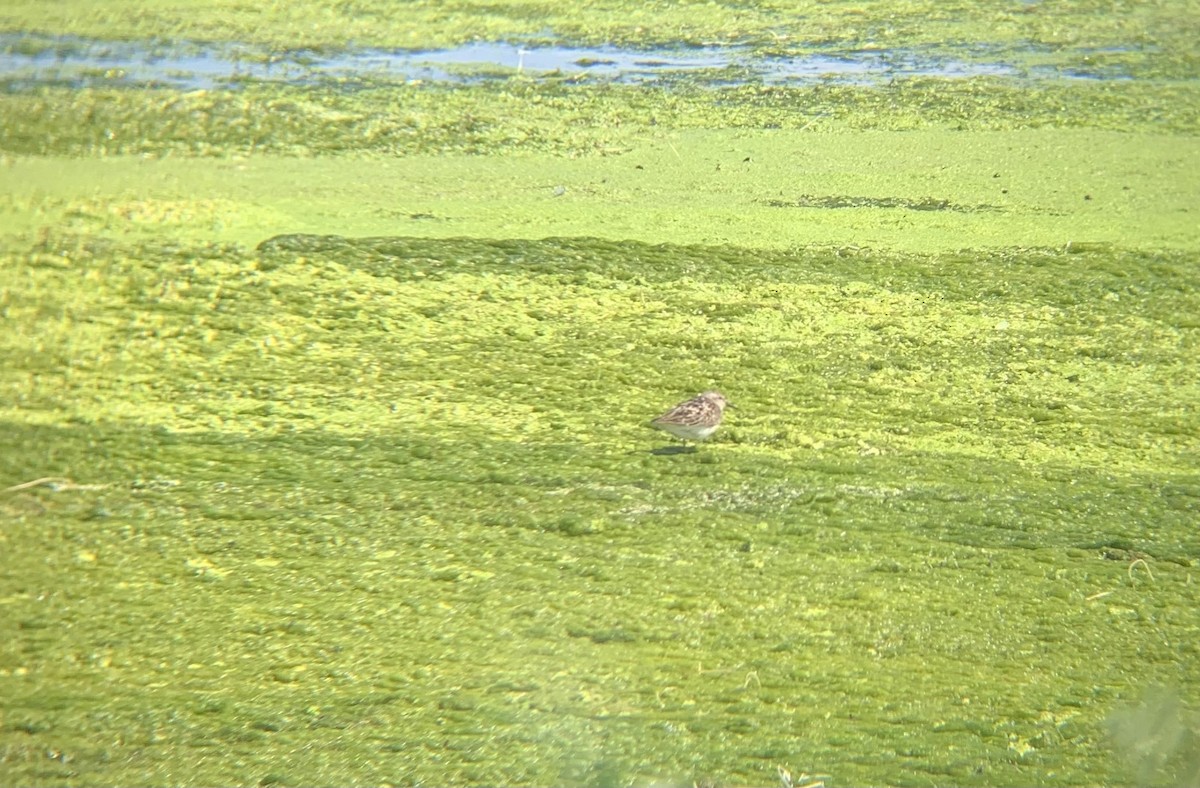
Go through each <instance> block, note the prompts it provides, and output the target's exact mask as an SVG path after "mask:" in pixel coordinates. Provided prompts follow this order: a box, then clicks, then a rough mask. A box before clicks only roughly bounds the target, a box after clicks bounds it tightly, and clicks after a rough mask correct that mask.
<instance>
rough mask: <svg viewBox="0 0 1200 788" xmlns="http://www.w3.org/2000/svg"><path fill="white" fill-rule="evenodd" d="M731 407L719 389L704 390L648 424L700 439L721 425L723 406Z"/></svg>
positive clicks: (675, 434)
mask: <svg viewBox="0 0 1200 788" xmlns="http://www.w3.org/2000/svg"><path fill="white" fill-rule="evenodd" d="M727 407H731V406H730V405H729V402H728V401H727V400H726V399H725V395H723V394H722V393H721V392H719V391H706V392H704V393H703V394H698V395H696V396H695V397H692V398H691V399H689V400H688V401H686V402H681V403H679V404H678V405H676V406H675V407H673V408H671V409H670V410H669V411H667V412H666V413H664V414H663V415H661V416H659V417H658V418H657V419H655V420H654V421H652V422H650V426H652V427H657V428H658V429H660V430H666V431H667V432H669V433H671V434H672V435H674V436H675V437H677V438H684V439H685V440H693V441H702V440H704V439H705V438H707V437H708V436H709V435H712V434H713V433H714V432H716V430H717V427H719V426H721V418H722V417H723V416H724V415H725V408H727Z"/></svg>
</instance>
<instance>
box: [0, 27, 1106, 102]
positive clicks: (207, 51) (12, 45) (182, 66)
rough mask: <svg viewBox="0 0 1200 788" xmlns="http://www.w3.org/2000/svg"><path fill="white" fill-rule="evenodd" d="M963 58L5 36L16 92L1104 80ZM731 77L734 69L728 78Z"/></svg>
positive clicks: (0, 63) (0, 57) (5, 76)
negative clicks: (368, 83)
mask: <svg viewBox="0 0 1200 788" xmlns="http://www.w3.org/2000/svg"><path fill="white" fill-rule="evenodd" d="M966 54H967V55H969V56H964V57H963V58H962V59H955V58H951V57H946V56H944V55H936V54H923V53H920V52H916V51H912V50H869V51H838V52H833V53H829V54H809V55H804V56H802V57H787V56H764V55H760V54H756V53H755V52H754V51H753V50H752V49H750V48H748V47H738V46H726V47H692V48H682V49H677V50H650V51H640V50H630V49H620V48H617V47H611V46H604V47H521V46H518V45H516V44H509V43H473V44H466V45H463V46H460V47H455V48H453V49H445V50H433V51H416V50H406V49H392V50H385V49H351V50H345V51H336V52H317V51H311V50H293V51H287V52H266V51H263V50H259V49H256V48H253V47H249V46H244V45H237V44H200V43H188V42H171V43H166V42H137V41H96V40H89V39H82V38H72V37H66V36H63V37H53V38H47V37H40V38H34V37H27V36H22V35H20V34H12V33H9V34H3V35H0V80H2V82H3V85H4V87H6V88H7V89H9V90H19V89H22V88H28V87H32V86H36V85H40V84H70V85H74V86H96V85H128V86H133V85H149V84H160V85H164V86H170V87H174V88H181V89H201V88H204V89H207V88H214V87H219V86H227V85H230V84H236V83H237V82H239V81H246V80H255V81H273V82H284V83H294V84H303V83H311V82H315V81H320V80H343V81H348V82H353V81H354V80H356V79H362V78H370V77H376V78H379V77H382V78H387V79H400V80H422V81H470V80H480V79H507V78H510V77H512V76H514V75H517V74H520V75H522V76H527V77H530V78H563V77H569V78H572V79H579V80H583V81H608V82H620V83H634V84H641V83H660V82H667V81H670V80H672V79H676V78H679V77H681V76H687V75H688V74H689V73H695V72H699V71H702V70H703V71H705V72H706V73H705V78H706V79H707V80H708V81H709V82H711V83H715V84H747V83H756V82H757V83H761V84H804V83H812V82H816V81H831V80H832V81H837V82H844V83H852V84H871V83H882V82H886V81H887V80H891V79H895V78H902V77H914V76H925V77H942V78H964V77H975V76H993V77H1007V78H1018V77H1030V76H1033V77H1039V78H1060V79H1061V78H1067V79H1071V78H1084V79H1095V78H1101V77H1102V75H1099V74H1082V73H1077V72H1056V71H1053V70H1051V69H1049V68H1044V69H1042V70H1040V71H1038V72H1035V73H1029V72H1028V71H1026V70H1024V69H1021V68H1018V67H1017V66H1015V65H1012V64H1010V63H1006V62H1004V61H1003V60H1002V59H991V60H989V58H988V57H986V55H987V53H986V52H984V53H982V54H981V53H966ZM722 70H724V71H725V72H726V73H724V74H720V73H716V72H720V71H722Z"/></svg>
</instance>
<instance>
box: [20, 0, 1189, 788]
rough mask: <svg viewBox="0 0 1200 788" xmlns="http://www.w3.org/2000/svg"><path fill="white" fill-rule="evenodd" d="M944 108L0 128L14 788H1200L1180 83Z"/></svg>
mask: <svg viewBox="0 0 1200 788" xmlns="http://www.w3.org/2000/svg"><path fill="white" fill-rule="evenodd" d="M10 7H11V8H18V9H19V8H21V7H22V6H19V5H16V4H14V5H12V6H10ZM289 8H291V7H289ZM513 8H516V6H510V7H506V10H505V11H504V12H503V13H497V14H495V15H494V16H493V17H489V18H490V19H492V20H493V23H494V24H502V25H509V24H514V23H513V22H512V21H511V20H512V19H513V18H514V15H513V14H512V13H511V11H512V9H513ZM523 8H524V9H525V10H527V11H532V9H536V8H537V6H535V5H532V4H531V5H528V6H523ZM715 8H717V9H721V8H722V7H720V6H715ZM914 8H916V7H914ZM1039 8H1040V6H1035V10H1034V11H1031V12H1022V13H1031V14H1034V15H1039V14H1040V15H1042V16H1041V18H1042V22H1045V17H1046V16H1048V15H1049V14H1051V13H1052V12H1050V11H1048V10H1047V11H1040V10H1037V9H1039ZM1155 8H1157V7H1155ZM834 9H840V10H839V13H846V12H849V11H850V10H852V9H850V8H849V7H848V6H835V7H834ZM918 10H920V9H918ZM659 12H661V9H660V11H659ZM832 12H833V9H830V13H832ZM924 12H927V17H926V18H929V19H931V20H932V21H931V22H930V23H929V24H930V25H932V26H937V25H939V24H947V23H948V18H945V17H943V16H939V14H937V13H935V9H932V8H927V9H924ZM5 13H10V12H9V11H5ZM47 13H50V12H47ZM81 13H82V14H83V15H84V17H83V18H87V14H90V13H91V12H90V11H87V12H84V11H81ZM111 13H112V15H111V16H110V17H109V18H110V19H118V20H119V19H120V18H121V16H120V14H121V12H119V11H112V12H111ZM286 13H295V14H298V15H304V14H311V13H313V12H312V11H311V10H308V9H306V8H305V9H302V10H301V11H297V12H286ZM421 13H426V12H425V11H422V12H421ZM585 13H587V12H585ZM647 13H649V14H653V13H656V12H655V11H654V7H651V10H650V11H648V12H647ZM730 13H732V12H730ZM754 13H756V12H754V11H749V10H748V11H745V15H746V16H748V17H753V16H754ZM814 13H815V11H814ZM854 13H855V14H859V15H861V19H862V21H863V24H862V26H861V27H862V28H863V29H867V28H871V29H875V30H887V29H888V27H887V26H886V25H882V23H880V22H879V21H878V15H877V14H876V13H875V11H873V9H872V7H871V6H865V5H864V6H860V7H858V10H856V11H854ZM997 13H999V12H997ZM1053 13H1057V12H1053ZM1155 13H1156V12H1155V11H1153V10H1150V11H1146V10H1141V11H1139V12H1138V14H1139V15H1138V16H1137V17H1136V18H1135V19H1134V20H1127V22H1128V23H1130V24H1132V23H1133V22H1134V21H1137V23H1138V24H1146V23H1147V22H1146V20H1148V19H1155V18H1157V17H1155ZM930 15H931V16H930ZM230 18H231V19H233V22H236V21H237V17H236V15H234V16H232V17H230ZM288 18H290V17H286V16H285V17H281V19H283V20H286V19H288ZM305 18H306V19H308V18H307V17H305ZM357 18H360V19H366V18H368V17H367V16H363V17H357ZM915 18H916V17H913V19H915ZM212 19H215V17H213V18H212ZM222 19H223V21H221V22H219V23H218V22H216V21H210V22H209V23H208V24H211V25H214V27H213V28H212V29H214V30H227V32H228V30H231V29H232V28H228V29H227V28H224V27H221V26H222V25H227V24H231V22H229V21H228V20H225V19H224V17H222ZM1106 19H1108V17H1107V16H1104V15H1095V16H1094V17H1093V16H1087V15H1084V16H1081V17H1080V18H1078V19H1073V18H1069V17H1068V18H1063V19H1061V20H1060V21H1059V22H1058V23H1056V24H1060V25H1061V27H1060V28H1058V29H1060V30H1061V31H1062V33H1061V35H1063V36H1073V35H1082V33H1080V32H1078V31H1087V30H1093V31H1094V30H1095V26H1096V25H1101V26H1103V25H1108V24H1110V22H1108V21H1104V20H1106ZM496 20H501V21H499V22H497V21H496ZM872 20H876V21H872ZM898 20H899V21H897V22H896V23H894V24H896V25H897V26H898V27H897V28H892V29H899V30H902V31H908V33H909V34H911V32H912V30H913V27H912V26H911V25H906V23H905V22H904V17H903V16H901V17H899V18H898ZM939 20H942V21H939ZM93 21H94V20H93ZM308 21H311V20H308ZM176 24H178V25H191V24H194V23H193V22H186V21H178V22H177V23H176ZM305 24H308V22H306V23H305ZM621 24H625V21H624V20H623V21H622V23H621ZM1039 24H1041V23H1039ZM260 27H261V26H260ZM284 27H285V28H286V23H285V24H284ZM1159 28H1161V25H1160V26H1159ZM1159 28H1152V27H1149V28H1144V29H1146V30H1151V29H1159ZM131 29H132V28H131ZM158 29H159V30H160V31H162V30H167V31H174V33H175V34H177V35H183V34H184V32H183V31H182V30H181V29H179V28H171V27H159V28H158ZM297 29H299V28H297ZM943 29H944V28H943ZM1070 31H1076V33H1071V32H1070ZM292 32H295V31H294V30H293V31H292ZM713 32H714V37H718V36H721V35H726V34H727V31H726V30H725V28H713ZM134 34H139V33H137V32H136V31H135V32H134ZM1164 35H1165V34H1164ZM187 37H191V38H203V36H199V35H193V34H192V33H191V32H187ZM1136 37H1137V36H1135V38H1136ZM426 40H432V39H426ZM1139 40H1140V39H1139ZM1162 40H1163V41H1167V39H1166V38H1163V39H1162ZM913 85H914V86H916V89H914V90H906V89H905V88H904V87H903V86H901V87H900V88H897V89H894V90H891V92H889V90H888V89H885V88H879V89H867V88H861V89H859V88H854V89H846V90H841V89H839V90H835V91H832V92H831V93H830V94H828V95H825V96H822V94H821V92H820V91H819V90H818V91H816V92H813V91H811V90H799V91H793V92H789V91H786V90H783V91H780V90H774V89H764V90H763V91H761V92H757V91H755V90H752V89H747V90H744V91H735V92H731V93H727V94H724V100H723V101H722V102H720V103H714V102H713V101H712V100H711V98H710V99H708V100H707V106H706V99H704V96H705V95H708V96H710V97H711V96H713V95H717V94H703V93H699V92H697V93H695V94H692V95H690V97H689V96H688V95H687V94H686V91H684V94H685V95H683V97H681V96H680V95H679V94H678V93H672V92H670V91H664V92H661V93H655V92H650V91H647V92H640V91H633V90H625V89H614V90H611V91H609V90H605V89H602V88H596V89H595V90H594V92H587V91H589V90H591V89H589V88H586V87H581V88H580V90H581V91H584V93H583V94H582V95H583V98H577V97H574V94H571V93H567V92H562V91H559V90H558V89H554V88H549V87H548V88H545V91H546V94H547V96H548V97H549V98H548V99H547V101H545V102H543V103H539V102H537V101H536V100H535V99H536V96H537V94H538V92H539V91H540V90H542V88H539V87H538V86H537V85H536V84H530V83H526V82H523V81H514V82H513V83H512V85H511V89H508V90H505V89H501V90H499V91H497V90H496V88H495V87H494V86H493V87H481V88H478V89H475V88H469V89H463V90H457V89H456V90H451V91H441V90H436V89H431V90H430V91H429V92H428V93H425V92H423V91H422V90H418V91H416V92H413V91H411V89H405V90H407V91H408V92H405V90H400V89H392V88H386V89H383V90H381V91H380V92H378V93H376V94H371V93H370V92H367V93H365V94H361V95H358V96H356V97H352V98H347V99H343V98H339V97H338V95H337V94H336V93H334V92H330V91H327V90H325V89H322V88H313V89H312V90H310V91H307V92H306V91H303V90H301V91H294V90H291V89H284V90H279V91H278V92H272V89H269V88H263V89H261V90H260V89H253V90H250V91H247V92H246V93H245V94H241V95H239V94H225V93H222V92H219V91H218V92H211V93H202V94H190V95H189V94H170V93H163V94H156V93H155V92H154V91H130V92H129V93H127V94H126V93H121V92H118V91H113V92H104V91H77V92H72V91H59V90H57V89H47V90H44V91H41V92H40V93H39V94H37V95H35V96H32V97H31V96H30V95H22V94H19V93H15V94H6V95H5V96H3V97H2V98H0V101H3V102H4V103H5V104H6V106H7V107H8V108H9V109H16V110H19V111H16V112H8V113H5V121H4V124H5V125H4V136H3V138H2V140H0V141H2V142H3V148H4V150H5V152H6V155H7V158H6V159H5V161H4V163H3V167H4V173H5V175H4V180H3V188H2V192H3V193H2V194H0V201H2V202H0V210H3V212H4V213H3V215H4V218H5V222H4V224H5V230H4V233H5V235H4V237H3V246H2V252H3V257H2V258H0V319H2V320H3V326H4V331H3V332H0V357H3V358H4V359H5V364H4V365H3V367H2V368H0V420H2V421H3V425H2V427H3V430H4V442H3V444H2V446H3V449H2V450H0V479H3V480H4V482H3V484H2V485H0V487H9V486H10V485H12V486H13V488H11V489H7V490H5V491H4V492H2V493H0V514H2V516H3V517H4V520H5V522H7V523H8V524H9V525H8V527H5V528H4V529H0V540H2V542H3V544H2V545H0V546H2V548H3V550H4V553H5V567H6V573H5V577H4V579H3V580H2V581H0V606H2V608H3V609H2V612H3V615H0V633H2V634H3V638H2V641H0V642H2V645H0V681H3V682H4V684H3V693H4V695H3V696H4V698H5V713H4V717H3V718H2V720H0V758H2V761H0V765H2V766H3V771H4V773H6V774H10V775H15V777H14V782H21V783H33V784H51V783H53V784H96V783H120V784H164V783H193V782H204V783H229V784H239V785H244V784H260V785H287V784H315V783H338V784H347V783H355V784H367V783H369V784H383V783H389V784H406V785H407V784H419V783H436V784H499V783H504V784H529V785H546V784H579V785H582V784H589V785H590V784H601V785H645V784H651V783H657V784H663V783H667V784H681V785H690V784H693V783H708V782H714V783H719V784H725V785H767V784H775V783H776V782H777V781H778V780H779V777H778V772H777V770H778V769H779V768H784V769H787V770H789V771H790V772H791V774H792V776H793V777H794V778H795V779H796V781H797V782H799V781H800V780H801V779H802V777H801V775H803V774H808V775H822V776H821V777H820V779H823V780H824V781H825V782H826V784H828V785H850V784H866V783H871V784H896V785H918V784H921V785H924V784H929V783H931V782H932V783H954V784H963V785H968V784H969V785H1011V784H1027V783H1038V784H1053V785H1079V784H1099V783H1120V782H1129V783H1137V784H1150V783H1155V784H1164V785H1169V784H1187V783H1189V782H1193V781H1194V780H1193V779H1192V776H1193V774H1194V770H1195V769H1196V765H1195V764H1196V758H1197V756H1196V752H1195V741H1196V729H1197V720H1196V714H1195V711H1194V709H1195V708H1196V706H1197V703H1198V701H1200V699H1198V697H1197V691H1198V687H1197V683H1196V677H1195V665H1196V661H1197V656H1198V655H1197V646H1196V644H1197V643H1200V632H1198V631H1197V630H1198V629H1200V625H1198V624H1197V621H1196V617H1195V613H1194V610H1195V606H1196V590H1195V589H1196V578H1195V561H1196V559H1197V557H1198V555H1200V543H1198V542H1197V537H1196V532H1195V528H1194V516H1195V510H1196V501H1197V499H1198V498H1200V474H1197V471H1196V467H1197V465H1196V463H1197V458H1198V451H1197V449H1198V448H1200V420H1198V417H1197V408H1198V406H1200V394H1198V393H1197V389H1196V387H1195V385H1194V381H1195V379H1196V372H1197V365H1196V362H1195V358H1196V350H1197V338H1198V332H1200V322H1198V321H1197V318H1196V315H1198V314H1200V297H1198V296H1197V293H1198V292H1200V281H1198V275H1197V269H1196V266H1195V255H1196V251H1197V247H1196V237H1195V233H1196V229H1195V222H1194V220H1193V219H1192V216H1191V214H1192V213H1193V212H1194V208H1193V206H1194V205H1195V204H1196V200H1195V198H1196V196H1197V195H1196V191H1197V186H1196V178H1195V177H1194V176H1192V175H1191V173H1192V172H1194V171H1196V168H1195V164H1196V162H1195V159H1196V158H1197V154H1196V144H1195V134H1194V132H1195V122H1194V117H1195V113H1194V108H1192V106H1191V105H1190V104H1188V103H1187V102H1176V101H1173V98H1176V97H1178V96H1179V95H1183V94H1186V92H1187V90H1189V88H1188V87H1186V86H1183V87H1179V86H1172V85H1159V86H1153V87H1145V86H1142V85H1130V86H1129V87H1128V88H1127V89H1122V88H1120V87H1113V86H1112V85H1107V86H1105V87H1103V88H1099V87H1090V86H1076V87H1075V88H1065V89H1062V90H1061V92H1054V91H1049V92H1039V89H1036V88H1030V89H1029V91H1028V92H1025V91H1022V90H1015V89H1011V88H1007V87H1004V86H1002V85H999V84H993V83H989V82H988V81H979V82H972V83H970V85H968V86H966V87H963V86H962V85H961V84H958V85H957V86H952V85H950V83H938V82H936V81H934V82H931V83H928V84H927V85H926V86H925V87H924V88H921V87H919V84H918V83H913ZM939 85H941V86H943V87H944V89H941V88H939ZM1178 91H1183V94H1181V93H1179V92H1178ZM152 95H158V96H159V103H154V102H150V103H145V99H146V98H147V97H148V96H152ZM405 97H408V99H409V100H411V104H409V105H407V109H406V108H405V106H406V105H405V104H404V103H403V100H404V98H405ZM441 99H445V102H442V101H441ZM397 101H400V102H401V103H400V104H397ZM138 102H143V103H142V109H137V105H138ZM238 102H240V105H239V104H238ZM83 106H87V107H90V109H89V111H88V113H85V114H82V115H78V116H74V115H72V114H71V111H70V110H71V108H72V107H74V108H79V107H83ZM522 107H524V108H528V110H527V111H526V112H524V113H522V112H520V111H519V109H520V108H522ZM800 108H806V109H805V110H804V111H806V112H807V113H808V114H806V115H802V116H798V115H796V114H795V113H796V112H799V111H801V110H800ZM1139 108H1141V109H1142V110H1145V111H1143V112H1139V111H1138V110H1139ZM471 110H474V114H472V113H471ZM464 112H465V115H464ZM406 113H407V114H406ZM589 114H590V115H591V117H592V122H591V123H587V122H585V118H587V117H589ZM71 117H85V118H90V120H86V121H83V122H78V121H76V122H75V123H74V124H71V123H68V122H67V120H66V119H68V118H71ZM231 118H235V119H236V118H242V119H243V120H244V121H245V122H244V123H240V124H239V123H233V124H230V123H228V122H227V121H228V120H229V119H231ZM372 118H374V120H372ZM723 119H724V120H723ZM117 121H120V122H117ZM255 124H260V125H255ZM339 124H341V125H340V126H339ZM514 129H515V130H514ZM364 131H365V132H367V133H363V132H364ZM47 140H49V141H50V142H47ZM38 146H41V147H38ZM206 146H207V147H206ZM197 154H199V155H200V156H201V158H197V157H196V155H197ZM314 157H315V158H314ZM280 233H309V234H329V235H335V236H343V238H337V237H334V238H323V239H322V238H312V237H309V238H296V239H293V241H292V242H291V245H290V246H289V245H288V243H276V244H274V245H270V246H268V247H266V248H264V249H263V250H262V251H255V250H254V246H255V245H256V244H257V243H258V242H259V241H261V240H263V239H264V238H267V237H268V236H272V235H276V234H280ZM361 236H381V237H382V238H379V239H377V240H368V241H347V240H346V239H345V238H344V237H349V238H355V237H361ZM710 386H718V387H720V388H721V389H722V390H724V391H725V392H726V393H727V394H728V395H729V396H730V398H731V399H732V400H733V401H734V402H735V404H736V405H737V406H738V408H737V410H735V411H732V412H731V413H730V414H729V420H728V422H727V424H726V425H725V427H723V429H722V431H721V432H719V433H718V434H717V436H716V438H715V439H714V440H713V441H712V442H711V443H710V444H708V445H706V446H704V447H702V448H701V449H700V450H699V451H698V452H695V453H683V454H666V455H661V454H654V453H652V452H651V450H652V449H655V448H658V447H661V446H663V445H664V441H663V439H662V438H661V436H659V435H657V434H655V433H653V432H651V431H649V430H648V429H646V428H645V427H644V426H643V422H645V421H646V420H648V419H649V418H650V417H652V416H654V415H657V413H658V412H660V411H661V410H662V409H663V408H665V407H666V406H667V405H669V404H671V403H672V402H674V401H676V400H678V399H679V398H681V397H683V396H687V395H689V394H692V393H695V392H696V391H699V390H701V389H703V388H707V387H710ZM39 479H41V481H38V480H39ZM21 483H29V484H25V485H22V484H21ZM1155 685H1161V686H1165V687H1167V688H1169V689H1168V691H1167V693H1166V694H1160V695H1154V694H1151V695H1144V693H1145V691H1146V689H1147V688H1148V687H1152V686H1155ZM1142 698H1145V702H1144V703H1143V704H1142V705H1141V706H1140V707H1139V706H1138V705H1137V704H1138V702H1139V699H1142ZM1110 733H1112V734H1113V735H1112V736H1110Z"/></svg>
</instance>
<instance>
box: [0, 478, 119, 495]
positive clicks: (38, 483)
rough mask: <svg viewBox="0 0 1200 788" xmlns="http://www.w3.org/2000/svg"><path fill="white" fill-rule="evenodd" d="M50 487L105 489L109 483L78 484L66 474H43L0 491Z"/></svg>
mask: <svg viewBox="0 0 1200 788" xmlns="http://www.w3.org/2000/svg"><path fill="white" fill-rule="evenodd" d="M42 486H45V487H49V488H50V489H51V491H53V492H62V491H63V490H103V489H104V488H105V487H107V486H108V485H107V484H76V483H75V482H73V481H71V480H70V479H68V478H67V477H65V476H43V477H42V478H40V479H34V480H33V481H31V482H23V483H21V484H14V485H13V486H12V487H5V488H4V489H3V490H0V492H17V491H18V490H28V489H29V488H30V487H42Z"/></svg>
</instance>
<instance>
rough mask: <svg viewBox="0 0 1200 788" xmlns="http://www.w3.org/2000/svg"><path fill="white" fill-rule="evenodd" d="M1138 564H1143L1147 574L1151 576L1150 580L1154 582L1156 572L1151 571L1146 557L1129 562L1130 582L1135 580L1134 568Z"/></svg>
mask: <svg viewBox="0 0 1200 788" xmlns="http://www.w3.org/2000/svg"><path fill="white" fill-rule="evenodd" d="M1138 564H1141V565H1142V568H1143V569H1145V570H1146V574H1147V575H1149V576H1150V582H1152V583H1153V582H1154V573H1153V572H1151V571H1150V564H1148V563H1146V559H1145V558H1135V559H1133V560H1132V561H1130V562H1129V580H1130V582H1133V568H1134V567H1135V566H1137V565H1138Z"/></svg>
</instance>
